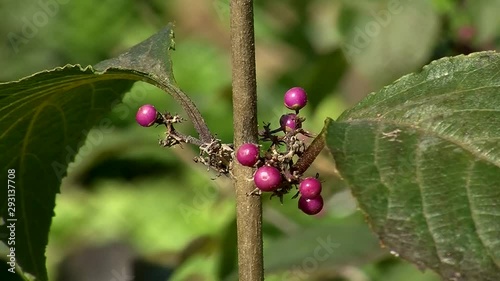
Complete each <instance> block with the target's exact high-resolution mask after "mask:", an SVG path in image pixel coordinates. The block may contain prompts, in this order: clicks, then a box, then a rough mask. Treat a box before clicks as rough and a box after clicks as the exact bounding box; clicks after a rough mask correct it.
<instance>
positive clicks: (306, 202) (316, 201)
mask: <svg viewBox="0 0 500 281" xmlns="http://www.w3.org/2000/svg"><path fill="white" fill-rule="evenodd" d="M299 209H300V210H301V211H302V212H304V213H306V214H308V215H316V214H317V213H319V212H321V210H322V209H323V197H321V195H320V196H318V197H316V198H313V199H306V198H304V197H300V198H299Z"/></svg>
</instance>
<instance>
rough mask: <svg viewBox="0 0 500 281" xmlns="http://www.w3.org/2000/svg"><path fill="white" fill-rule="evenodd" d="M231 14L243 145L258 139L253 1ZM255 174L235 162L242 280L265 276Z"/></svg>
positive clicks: (235, 6) (237, 134)
mask: <svg viewBox="0 0 500 281" xmlns="http://www.w3.org/2000/svg"><path fill="white" fill-rule="evenodd" d="M230 17H231V62H232V80H233V82H232V86H233V127H234V147H240V146H241V145H242V144H243V143H258V131H257V92H256V77H255V39H254V22H253V1H252V0H231V4H230ZM252 174H253V169H252V168H250V167H245V166H242V165H239V164H236V165H234V166H233V175H234V187H235V190H236V222H237V223H236V225H237V236H238V275H239V278H238V280H240V281H261V280H264V263H263V250H262V202H261V197H260V196H248V195H247V194H249V193H251V192H252V191H253V190H254V188H255V186H254V183H253V182H252V181H247V180H246V179H248V178H251V177H252Z"/></svg>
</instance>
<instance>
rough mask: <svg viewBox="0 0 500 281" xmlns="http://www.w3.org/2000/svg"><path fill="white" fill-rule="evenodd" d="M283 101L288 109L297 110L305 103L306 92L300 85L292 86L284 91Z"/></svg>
mask: <svg viewBox="0 0 500 281" xmlns="http://www.w3.org/2000/svg"><path fill="white" fill-rule="evenodd" d="M284 103H285V106H286V107H287V108H289V109H292V110H299V109H301V108H303V107H304V106H306V104H307V93H306V91H305V90H304V89H302V88H301V87H293V88H291V89H290V90H288V91H286V93H285V98H284Z"/></svg>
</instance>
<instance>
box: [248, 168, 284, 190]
mask: <svg viewBox="0 0 500 281" xmlns="http://www.w3.org/2000/svg"><path fill="white" fill-rule="evenodd" d="M253 181H254V182H255V186H257V188H258V189H260V190H262V191H274V190H276V188H278V186H279V185H280V183H281V173H280V171H279V170H278V169H276V168H275V167H271V166H262V167H260V168H259V169H257V171H256V172H255V175H254V176H253Z"/></svg>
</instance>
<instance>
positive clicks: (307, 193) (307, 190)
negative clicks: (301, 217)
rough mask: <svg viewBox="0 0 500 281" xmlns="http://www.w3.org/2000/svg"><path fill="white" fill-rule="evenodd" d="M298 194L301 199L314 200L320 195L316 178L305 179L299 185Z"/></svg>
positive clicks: (318, 182)
mask: <svg viewBox="0 0 500 281" xmlns="http://www.w3.org/2000/svg"><path fill="white" fill-rule="evenodd" d="M299 192H300V196H302V198H305V199H313V198H316V197H318V196H319V195H320V193H321V182H320V181H319V180H318V179H317V178H305V179H304V180H303V181H301V182H300V184H299Z"/></svg>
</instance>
